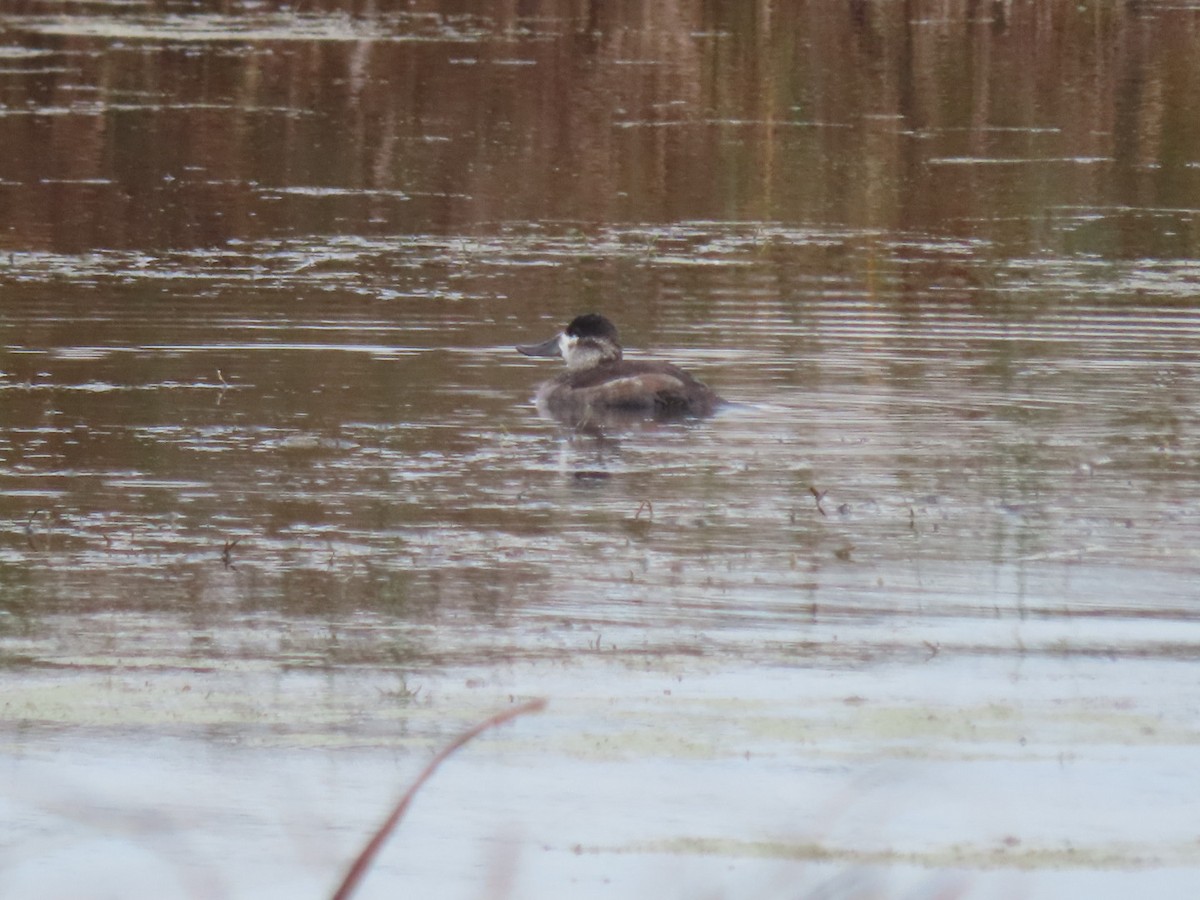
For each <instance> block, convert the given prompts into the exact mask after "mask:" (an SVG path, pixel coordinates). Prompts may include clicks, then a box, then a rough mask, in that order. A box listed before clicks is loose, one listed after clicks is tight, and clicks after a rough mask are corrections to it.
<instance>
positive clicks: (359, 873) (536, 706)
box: [333, 698, 546, 900]
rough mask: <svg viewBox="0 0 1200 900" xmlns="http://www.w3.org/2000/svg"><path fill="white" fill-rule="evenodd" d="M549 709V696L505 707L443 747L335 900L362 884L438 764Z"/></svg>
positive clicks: (364, 852)
mask: <svg viewBox="0 0 1200 900" xmlns="http://www.w3.org/2000/svg"><path fill="white" fill-rule="evenodd" d="M545 708H546V700H545V698H538V699H537V700H530V701H529V702H528V703H522V704H521V705H520V706H518V707H515V708H514V709H509V710H505V711H504V712H502V713H496V715H494V716H492V717H491V718H488V719H485V720H484V721H482V722H480V723H479V724H478V725H475V726H474V727H472V728H469V729H467V730H466V731H464V732H463V733H462V734H460V735H459V736H458V737H456V738H455V739H454V740H452V741H451V742H450V743H449V744H447V745H446V746H445V747H443V748H442V750H441V751H440V752H439V753H438V755H437V756H435V757H434V758H433V759H432V760H431V761H430V763H429V765H427V766H426V767H425V770H424V771H423V772H421V774H420V775H418V776H417V780H416V781H414V782H413V783H412V785H411V786H410V787H409V789H408V791H407V792H405V794H404V796H403V797H401V798H400V802H399V803H397V804H396V808H395V809H393V810H392V814H391V815H390V816H388V817H387V821H385V822H384V823H383V825H382V826H380V828H379V830H378V831H376V832H375V835H374V836H373V837H372V838H371V840H370V841H369V842H368V843H367V846H366V847H364V848H363V850H362V852H361V853H359V854H358V858H357V859H355V860H354V864H353V865H351V866H350V870H349V871H348V872H347V873H346V877H345V878H344V879H342V883H341V884H340V885H339V886H338V889H337V891H335V892H334V894H333V900H347V898H349V897H350V895H351V894H353V893H354V890H355V889H356V888H357V887H358V884H359V882H360V881H362V879H363V876H364V875H365V874H366V872H367V869H368V868H369V867H370V865H371V862H372V861H373V860H374V859H375V856H376V854H377V853H379V849H380V847H382V846H383V842H384V841H386V840H387V839H388V837H389V836H390V835H391V833H392V832H393V831H395V829H396V826H397V825H398V824H400V819H401V818H403V816H404V813H405V812H406V811H407V810H408V807H409V804H410V803H412V801H413V797H415V796H416V795H417V791H419V790H420V789H421V786H422V785H423V784H425V782H426V781H428V780H429V779H430V777H431V776H432V775H433V773H434V772H436V771H437V768H438V766H440V765H441V764H442V763H443V762H444V761H445V760H446V759H447V758H449V756H450V755H451V754H452V753H453V752H454V751H455V750H457V749H458V748H459V747H461V746H462V745H463V744H465V743H467V742H468V741H471V740H473V739H474V738H476V737H478V736H479V735H480V734H482V733H483V732H485V731H487V730H488V729H489V728H495V727H496V726H498V725H503V724H504V723H505V722H509V721H511V720H512V719H515V718H516V717H517V716H523V715H525V714H526V713H534V712H541V711H542V710H543V709H545Z"/></svg>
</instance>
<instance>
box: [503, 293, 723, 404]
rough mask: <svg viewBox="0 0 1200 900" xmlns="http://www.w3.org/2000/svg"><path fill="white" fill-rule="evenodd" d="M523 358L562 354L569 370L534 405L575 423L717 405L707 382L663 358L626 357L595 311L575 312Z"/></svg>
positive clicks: (607, 323)
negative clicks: (582, 314)
mask: <svg viewBox="0 0 1200 900" xmlns="http://www.w3.org/2000/svg"><path fill="white" fill-rule="evenodd" d="M517 349H518V350H519V351H520V352H521V353H524V354H525V355H526V356H561V357H562V358H563V360H564V361H565V362H566V364H567V371H566V372H563V373H562V374H561V375H559V376H558V377H556V378H554V379H552V380H551V381H548V382H546V383H545V384H543V385H542V386H541V388H540V389H539V390H538V394H537V404H538V408H539V409H540V410H542V411H543V412H545V413H548V414H549V415H551V416H553V417H555V418H557V419H560V420H565V421H570V422H573V423H576V424H578V423H583V422H591V421H598V420H601V419H608V418H611V417H612V416H614V415H618V416H619V415H627V416H628V415H633V416H640V417H645V418H655V419H666V418H679V417H684V416H707V415H710V414H711V413H712V412H713V410H714V409H716V407H717V406H718V404H720V402H721V398H720V397H718V396H717V395H716V394H715V393H713V391H712V390H710V389H709V388H708V386H706V385H705V384H703V383H702V382H700V381H697V380H696V379H695V378H693V377H692V376H691V375H689V374H688V373H687V372H685V371H684V370H683V369H681V368H679V367H678V366H673V365H671V364H670V363H665V362H651V361H634V360H626V359H624V358H623V356H622V352H621V345H620V343H619V341H618V339H617V329H616V327H615V326H614V325H613V324H612V323H611V322H610V321H608V319H606V318H604V317H603V316H600V315H597V314H595V313H589V314H588V315H584V316H579V317H577V318H576V319H575V320H574V321H572V322H571V324H570V325H568V326H567V328H566V330H565V331H563V332H562V333H561V334H558V335H555V336H554V337H553V338H551V339H550V340H548V341H546V342H544V343H542V344H533V345H525V346H520V347H517Z"/></svg>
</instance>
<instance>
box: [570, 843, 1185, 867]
mask: <svg viewBox="0 0 1200 900" xmlns="http://www.w3.org/2000/svg"><path fill="white" fill-rule="evenodd" d="M581 849H582V852H593V853H618V854H624V853H647V854H654V853H658V854H668V855H674V856H709V857H719V858H729V859H738V858H741V859H774V860H780V861H789V862H814V863H815V862H828V863H837V864H840V865H845V866H850V867H855V866H897V865H904V866H918V867H921V868H926V869H951V868H953V869H997V868H1005V869H1016V870H1024V871H1033V870H1043V869H1076V868H1077V869H1149V868H1158V867H1163V866H1178V865H1195V864H1196V863H1197V862H1198V861H1200V845H1198V844H1196V843H1195V842H1193V843H1186V844H1184V843H1180V844H1170V845H1163V844H1156V845H1154V846H1153V847H1151V846H1147V845H1139V844H1133V843H1130V844H1098V845H1094V846H1078V845H1073V844H1068V843H1064V844H1061V845H1058V846H1040V847H1039V846H1030V847H1025V846H1022V845H1021V844H1020V842H1019V841H1016V840H1015V839H1009V840H1008V841H1002V842H1000V843H999V844H998V845H997V846H992V847H988V846H972V845H966V844H954V845H950V846H946V847H941V848H931V849H930V850H928V851H924V852H912V851H899V850H886V849H884V850H862V849H855V848H847V847H835V846H831V845H829V844H822V843H815V842H805V841H797V842H791V841H778V840H763V841H742V840H735V839H728V838H704V837H680V838H671V839H667V840H662V841H647V842H644V843H638V844H631V845H627V846H622V847H596V848H586V847H585V848H581Z"/></svg>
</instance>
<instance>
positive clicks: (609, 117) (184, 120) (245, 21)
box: [0, 2, 1200, 254]
mask: <svg viewBox="0 0 1200 900" xmlns="http://www.w3.org/2000/svg"><path fill="white" fill-rule="evenodd" d="M6 23H7V25H8V28H9V31H8V32H7V34H8V35H9V38H8V43H7V45H6V46H7V47H9V48H11V50H12V52H11V53H10V54H6V55H5V56H4V57H0V86H2V87H3V89H4V92H3V104H4V105H3V107H2V108H0V140H2V143H3V145H4V146H5V148H6V153H5V155H4V159H3V160H2V161H0V192H2V194H3V204H2V205H0V209H2V210H3V213H2V221H0V227H2V228H3V231H2V232H0V241H3V245H4V246H5V247H8V248H10V249H33V248H55V249H59V250H80V249H86V248H92V247H111V248H149V247H154V248H165V247H175V248H180V247H201V246H213V245H218V244H222V243H224V242H226V241H228V240H230V239H232V238H243V239H252V238H258V237H263V236H283V235H288V234H312V233H341V234H347V233H388V232H401V233H412V232H421V231H435V232H446V231H455V230H459V229H465V228H478V227H487V226H488V223H494V222H503V221H523V220H546V219H555V220H568V221H574V222H582V223H592V222H597V221H624V222H664V221H675V220H694V219H729V218H734V219H750V220H776V221H785V222H810V223H821V224H827V223H831V222H838V223H842V224H845V225H849V226H853V227H875V228H885V229H888V228H901V229H906V230H927V229H936V230H939V231H952V232H954V233H959V234H972V235H979V236H985V237H989V238H991V239H995V240H1001V241H1004V242H1005V243H1009V242H1015V243H1016V245H1017V246H1021V247H1029V246H1039V245H1041V246H1044V245H1045V243H1046V242H1047V240H1048V239H1049V240H1053V235H1052V234H1047V231H1046V228H1045V224H1046V217H1047V215H1048V214H1049V215H1051V216H1052V217H1053V215H1054V210H1056V209H1061V208H1063V207H1077V206H1081V205H1083V206H1102V207H1109V206H1113V205H1116V206H1122V207H1135V208H1156V207H1168V208H1170V209H1179V208H1180V207H1193V208H1194V207H1195V206H1196V205H1197V204H1196V203H1195V200H1194V198H1195V196H1196V193H1197V190H1198V188H1200V186H1198V184H1197V181H1198V180H1200V170H1198V169H1197V168H1196V163H1197V162H1198V159H1197V154H1196V149H1195V148H1196V147H1197V145H1198V141H1200V131H1198V129H1200V125H1198V124H1197V123H1198V122H1200V115H1198V114H1197V112H1198V110H1197V108H1196V104H1197V102H1198V101H1197V100H1196V99H1195V98H1196V97H1197V96H1200V90H1197V88H1198V87H1200V86H1198V85H1196V83H1195V82H1196V79H1197V77H1200V76H1197V74H1196V72H1195V67H1194V65H1192V61H1193V60H1194V59H1195V58H1196V55H1197V49H1200V48H1198V47H1197V43H1198V42H1200V34H1198V33H1197V30H1198V29H1197V24H1196V21H1195V17H1194V15H1193V14H1192V13H1191V12H1189V11H1188V10H1187V9H1183V8H1171V7H1167V6H1157V5H1154V4H1138V5H1128V4H1120V5H1111V6H1097V7H1096V8H1095V9H1091V10H1088V11H1082V10H1081V9H1080V8H1079V7H1078V6H1077V5H1076V4H1073V3H1065V2H1064V3H1051V4H1013V5H1008V4H993V5H989V6H986V7H979V6H977V5H975V4H971V3H967V2H956V3H950V4H920V3H916V4H882V5H880V4H849V5H846V4H822V3H817V4H755V5H747V4H723V3H718V4H701V3H685V2H680V3H670V4H651V5H649V6H646V7H645V8H642V7H638V6H636V5H635V6H613V5H610V4H591V5H589V4H581V3H566V2H560V3H544V4H534V5H532V6H531V5H523V6H522V7H521V11H520V12H519V13H518V12H516V11H515V10H513V9H508V8H502V9H501V10H499V11H497V10H495V8H493V7H492V6H491V5H490V4H489V5H485V6H481V7H479V8H478V9H477V10H474V11H469V10H467V11H463V12H460V13H454V14H450V13H444V12H442V11H441V9H440V8H439V7H437V6H433V7H431V8H428V9H425V8H420V7H416V8H409V9H407V10H405V11H404V12H402V13H393V12H386V11H383V12H367V11H363V10H361V9H359V8H358V7H357V5H356V4H347V5H345V6H343V5H341V4H325V5H324V6H323V7H321V8H317V9H311V10H309V11H306V12H305V13H303V14H294V13H291V12H289V11H288V10H287V9H285V8H282V7H280V8H274V7H271V6H269V5H268V6H263V7H256V9H255V10H253V11H250V10H247V11H243V12H241V13H236V12H230V13H224V14H216V15H214V14H210V13H203V12H195V13H192V14H182V15H180V14H165V13H163V12H159V11H158V10H157V8H155V7H152V6H150V7H139V6H130V7H122V8H118V9H116V10H109V11H106V12H105V13H104V14H95V15H92V14H87V13H64V14H58V15H54V16H48V15H46V14H45V13H44V11H43V10H42V9H41V7H39V6H37V5H30V6H28V7H24V8H21V7H18V8H17V9H15V10H11V11H10V12H9V13H8V14H7V18H6ZM1106 238H1107V241H1106V243H1105V245H1104V246H1102V247H1097V248H1096V249H1098V250H1100V251H1101V252H1117V253H1122V254H1137V253H1144V252H1146V251H1147V250H1148V249H1149V248H1147V247H1146V245H1145V241H1146V238H1145V230H1144V229H1118V230H1114V231H1113V233H1112V234H1110V235H1106ZM1172 239H1173V240H1172V245H1173V246H1172V247H1171V248H1170V249H1172V250H1174V251H1175V252H1181V251H1183V250H1184V249H1185V248H1190V249H1194V248H1195V239H1194V228H1192V227H1191V226H1190V223H1189V227H1188V228H1187V229H1186V233H1178V232H1177V233H1175V234H1173V235H1172ZM1128 242H1132V245H1127V243H1128Z"/></svg>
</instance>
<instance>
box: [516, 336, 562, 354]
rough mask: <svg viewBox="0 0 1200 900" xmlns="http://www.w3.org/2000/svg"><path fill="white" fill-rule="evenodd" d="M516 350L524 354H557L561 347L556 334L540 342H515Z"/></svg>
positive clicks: (560, 351)
mask: <svg viewBox="0 0 1200 900" xmlns="http://www.w3.org/2000/svg"><path fill="white" fill-rule="evenodd" d="M517 352H519V353H524V354H525V355H526V356H559V355H561V353H562V348H561V347H560V346H559V342H558V335H557V334H556V335H555V336H554V337H552V338H550V340H548V341H542V342H541V343H540V344H517Z"/></svg>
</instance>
